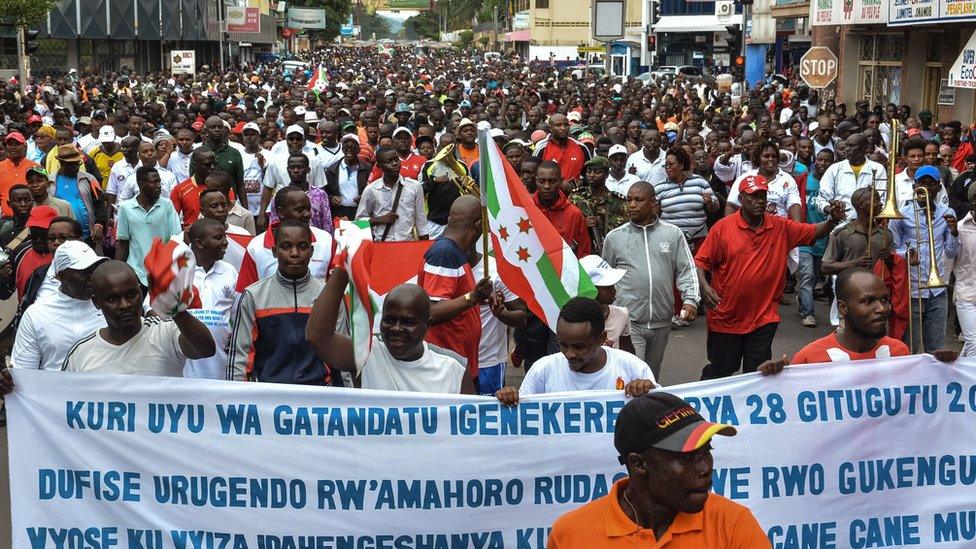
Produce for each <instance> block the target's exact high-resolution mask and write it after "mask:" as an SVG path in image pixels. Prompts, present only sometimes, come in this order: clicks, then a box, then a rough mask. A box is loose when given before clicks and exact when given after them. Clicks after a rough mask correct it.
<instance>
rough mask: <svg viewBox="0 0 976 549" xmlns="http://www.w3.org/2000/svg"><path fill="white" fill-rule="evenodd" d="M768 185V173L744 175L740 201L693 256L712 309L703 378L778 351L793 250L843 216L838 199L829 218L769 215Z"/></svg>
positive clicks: (750, 367)
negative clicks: (809, 220)
mask: <svg viewBox="0 0 976 549" xmlns="http://www.w3.org/2000/svg"><path fill="white" fill-rule="evenodd" d="M767 191H768V185H767V183H766V179H765V178H764V177H763V176H761V175H758V174H757V175H750V176H747V177H744V178H743V179H742V181H741V183H740V184H739V193H740V195H741V196H740V202H741V204H742V207H741V208H740V209H739V211H738V212H736V213H734V214H732V215H730V216H727V217H724V218H722V219H720V220H719V221H718V222H717V223H716V224H715V225H714V226H713V227H712V228H711V229H710V230H709V231H708V237H707V238H705V242H704V243H702V245H701V247H700V248H699V249H698V252H697V253H696V254H695V265H696V266H697V268H698V282H699V285H700V286H701V294H702V302H703V303H704V304H705V306H706V307H708V311H707V315H706V318H707V321H708V339H707V340H706V347H707V353H708V362H709V363H708V364H707V365H706V366H705V368H703V369H702V379H713V378H718V377H725V376H730V375H732V374H734V373H736V372H737V371H738V370H739V368H740V367H741V368H742V371H743V372H754V371H756V368H757V367H758V366H759V365H760V364H762V363H763V362H765V361H767V360H769V359H770V358H771V357H772V344H773V337H774V336H775V335H776V328H777V327H778V326H779V296H780V295H781V294H782V292H783V286H784V285H785V282H786V281H785V278H784V277H783V273H784V272H785V271H786V258H787V256H788V255H789V252H790V250H791V249H793V248H795V247H796V246H800V245H810V244H812V243H813V242H814V241H815V240H817V239H819V238H823V237H825V236H827V234H829V233H830V231H831V229H833V228H834V227H836V226H837V225H838V224H839V223H840V222H841V221H842V220H843V219H844V216H845V213H844V205H843V203H842V202H839V201H835V202H832V203H831V204H830V206H829V207H828V211H829V213H830V218H829V219H827V220H826V221H823V222H821V223H818V224H816V225H809V224H805V223H797V222H795V221H792V220H790V219H787V218H785V217H780V216H778V215H776V214H773V213H768V212H767V204H768V203H767V201H766V194H767ZM706 273H710V274H711V283H710V284H709V281H708V279H707V278H706Z"/></svg>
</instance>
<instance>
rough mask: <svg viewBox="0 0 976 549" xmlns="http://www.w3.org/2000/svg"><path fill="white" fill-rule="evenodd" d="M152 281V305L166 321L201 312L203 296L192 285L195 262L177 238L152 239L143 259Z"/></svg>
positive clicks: (150, 291)
mask: <svg viewBox="0 0 976 549" xmlns="http://www.w3.org/2000/svg"><path fill="white" fill-rule="evenodd" d="M144 264H145V266H146V273H147V276H148V278H149V306H150V307H152V309H153V310H154V311H156V313H157V314H158V315H159V316H161V317H163V318H170V317H172V316H173V315H176V314H178V313H181V312H183V311H185V310H187V309H199V308H200V307H202V305H201V303H200V293H199V291H198V290H197V289H196V288H195V287H194V286H193V273H194V270H195V269H196V259H195V258H194V257H193V252H192V251H191V250H190V247H189V246H187V245H186V244H184V243H183V242H180V241H178V240H176V239H168V240H167V241H166V242H163V241H162V240H161V239H160V238H159V237H156V238H153V242H152V247H150V248H149V253H147V254H146V258H145V259H144Z"/></svg>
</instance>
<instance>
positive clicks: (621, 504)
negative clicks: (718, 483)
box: [547, 392, 770, 549]
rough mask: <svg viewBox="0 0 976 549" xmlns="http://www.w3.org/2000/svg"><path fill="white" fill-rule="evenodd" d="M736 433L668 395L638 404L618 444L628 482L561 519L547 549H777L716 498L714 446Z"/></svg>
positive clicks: (747, 515) (749, 518) (626, 412)
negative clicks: (721, 437)
mask: <svg viewBox="0 0 976 549" xmlns="http://www.w3.org/2000/svg"><path fill="white" fill-rule="evenodd" d="M735 434H736V430H735V427H732V426H731V425H723V424H721V423H710V422H708V421H705V419H704V418H702V416H701V415H699V414H698V412H696V411H695V409H694V408H692V407H691V406H690V405H689V404H688V403H687V402H685V401H684V400H682V399H681V398H679V397H677V396H675V395H672V394H669V393H663V392H656V393H650V394H647V395H644V396H641V397H638V398H635V399H633V400H631V401H630V402H628V403H627V404H626V405H625V406H624V407H623V409H622V410H621V411H620V415H619V416H618V417H617V424H616V429H615V432H614V437H613V444H614V446H616V448H617V452H618V454H619V457H618V459H619V460H620V463H621V465H625V466H626V467H627V475H628V476H627V477H626V478H622V479H620V480H618V481H617V482H615V483H614V484H613V487H612V488H611V489H610V493H609V494H608V495H606V496H603V497H602V498H599V499H596V500H594V501H591V502H590V503H587V504H586V505H583V506H582V507H579V508H577V509H575V510H573V511H570V512H569V513H566V514H565V515H563V516H562V517H560V518H559V519H557V520H556V522H555V523H554V524H553V526H552V533H551V534H550V535H549V542H548V544H547V547H548V548H549V549H567V548H580V549H590V548H591V547H639V546H647V547H668V548H672V549H684V548H687V549H692V548H695V549H698V548H702V549H723V548H729V549H762V548H765V547H770V543H769V540H768V539H767V538H766V533H765V532H764V531H763V529H762V527H761V526H760V525H759V522H758V521H756V518H755V517H754V516H753V515H752V512H750V511H749V509H747V508H746V507H743V506H742V505H739V504H738V503H734V502H732V501H731V500H729V499H727V498H725V497H723V496H720V495H718V494H713V493H709V491H710V490H711V489H712V472H713V460H712V445H711V439H712V437H713V436H715V435H724V436H734V435H735Z"/></svg>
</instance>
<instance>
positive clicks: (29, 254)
mask: <svg viewBox="0 0 976 549" xmlns="http://www.w3.org/2000/svg"><path fill="white" fill-rule="evenodd" d="M53 258H54V256H53V255H51V254H39V253H37V251H36V250H34V249H33V248H31V249H30V250H27V251H26V252H24V256H23V257H21V258H20V263H18V264H17V272H16V273H15V274H14V283H15V284H16V286H17V301H20V300H21V299H23V298H24V289H25V288H26V287H27V280H28V279H30V276H31V275H32V274H34V271H35V270H37V268H38V267H40V266H41V265H50V264H51V260H52V259H53Z"/></svg>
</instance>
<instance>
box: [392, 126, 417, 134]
mask: <svg viewBox="0 0 976 549" xmlns="http://www.w3.org/2000/svg"><path fill="white" fill-rule="evenodd" d="M398 133H406V134H407V135H409V136H410V137H413V132H412V131H410V128H408V127H406V126H399V127H398V128H397V129H395V130H393V137H396V134H398Z"/></svg>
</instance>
